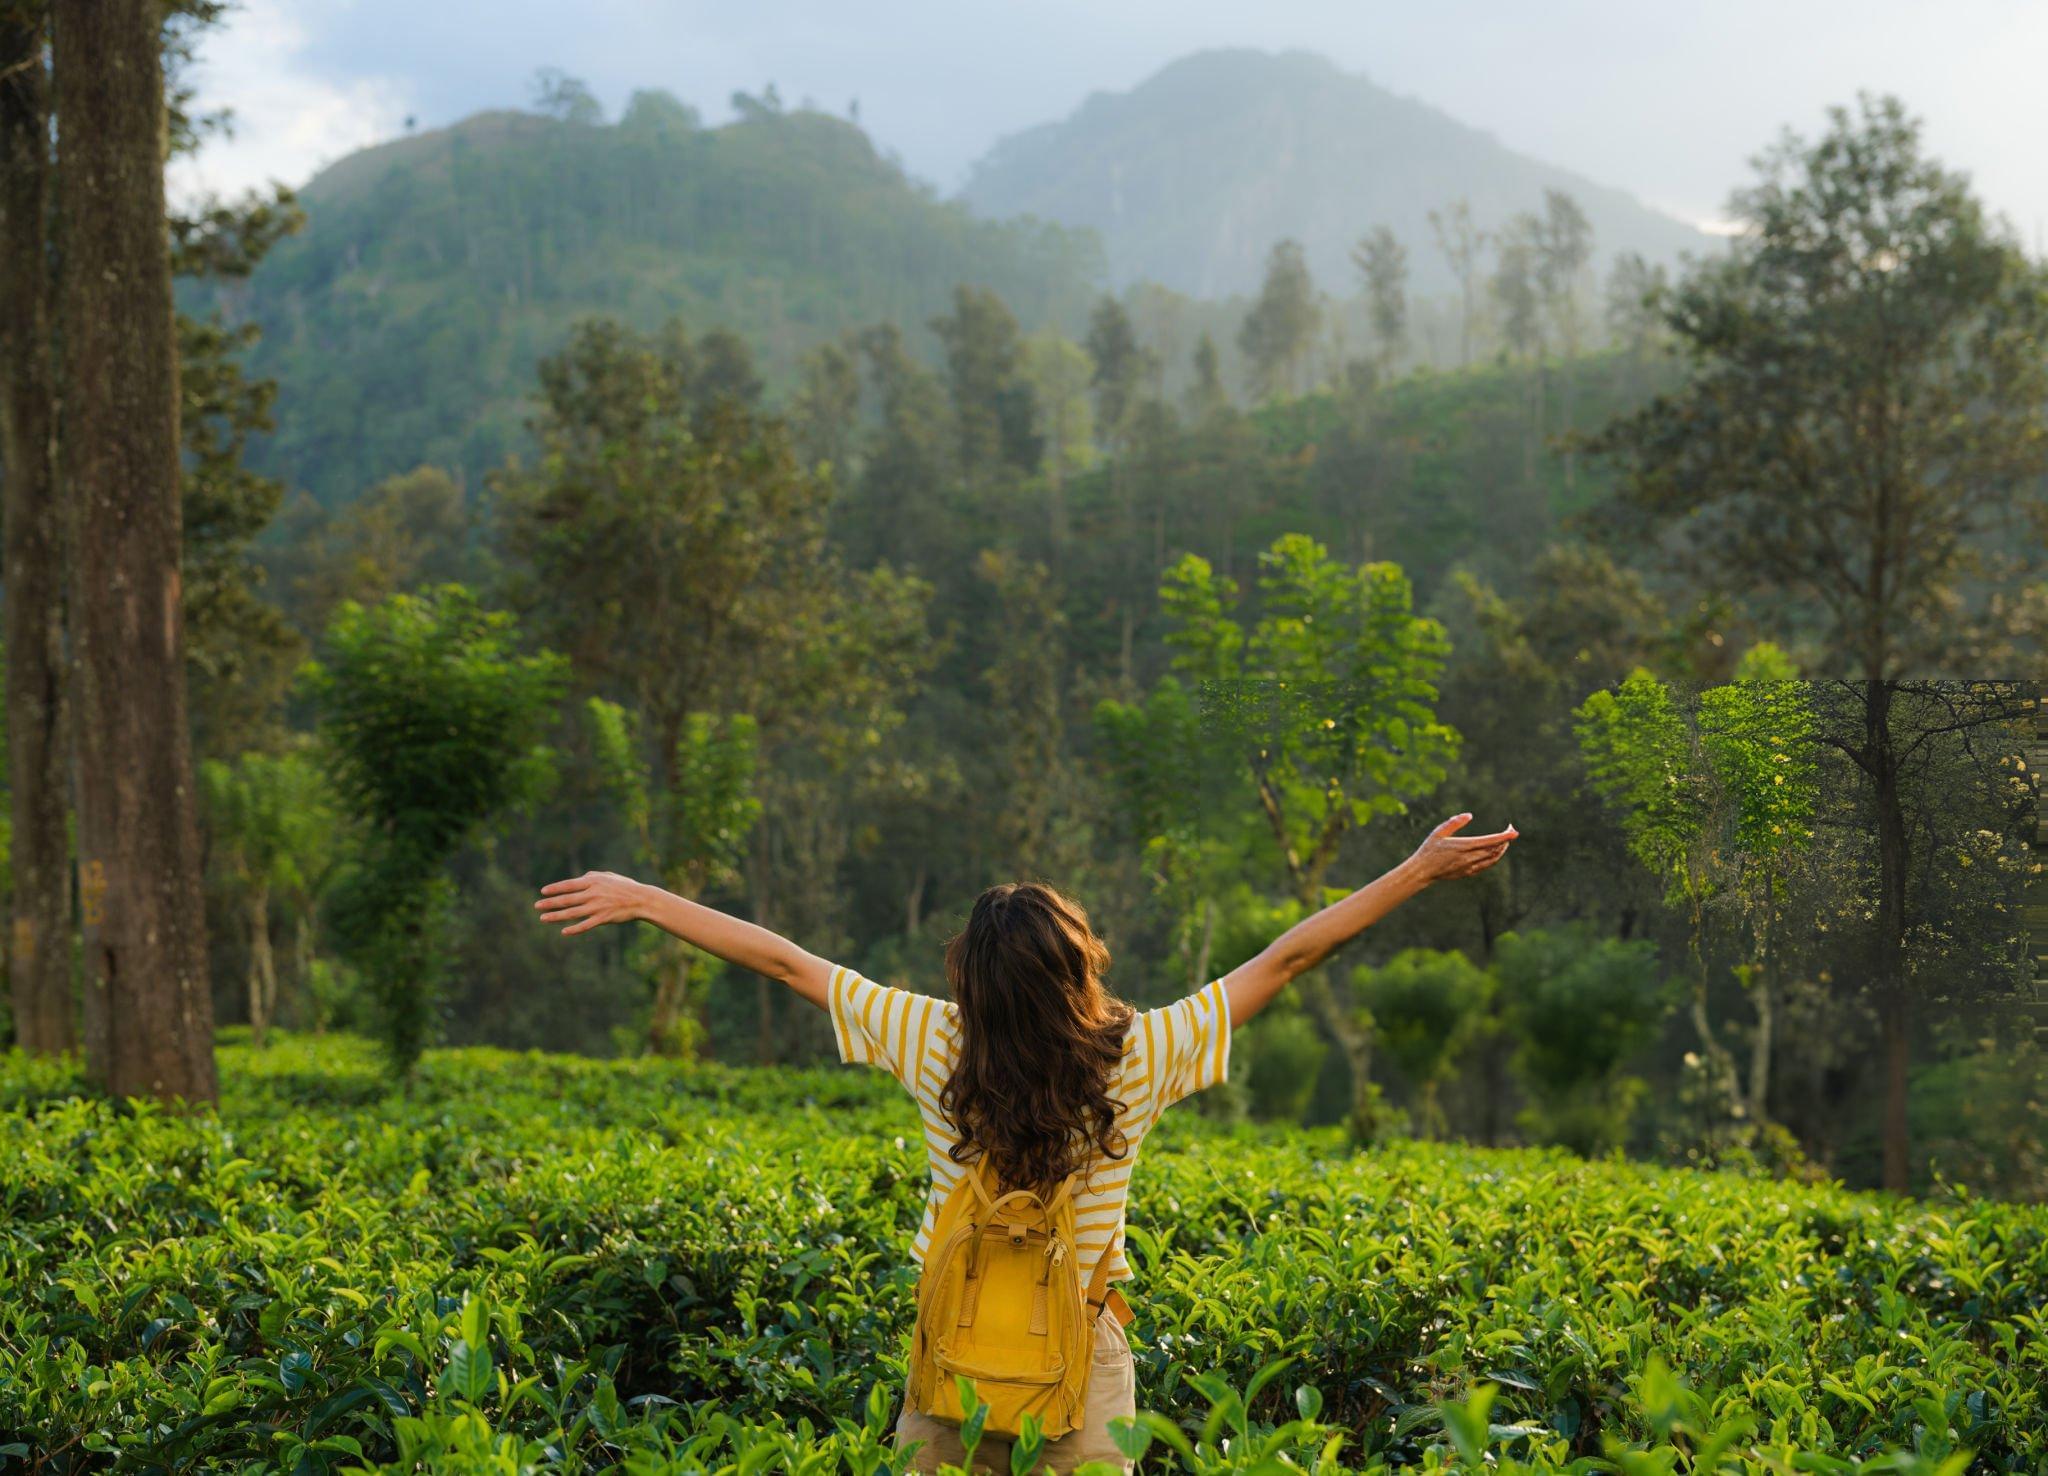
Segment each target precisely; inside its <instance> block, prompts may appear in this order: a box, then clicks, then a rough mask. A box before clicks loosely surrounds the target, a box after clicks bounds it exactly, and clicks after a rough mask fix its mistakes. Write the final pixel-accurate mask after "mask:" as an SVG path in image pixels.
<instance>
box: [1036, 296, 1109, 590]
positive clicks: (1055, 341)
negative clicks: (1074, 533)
mask: <svg viewBox="0 0 2048 1476" xmlns="http://www.w3.org/2000/svg"><path fill="white" fill-rule="evenodd" d="M1024 373H1025V377H1026V378H1027V379H1029V381H1030V383H1031V392H1032V401H1033V403H1034V404H1035V405H1036V406H1037V408H1038V424H1037V427H1036V431H1037V435H1038V439H1039V441H1040V442H1041V443H1042V444H1043V445H1044V447H1045V482H1046V490H1047V492H1048V493H1049V494H1050V495H1049V497H1048V502H1049V504H1050V508H1049V511H1050V514H1051V527H1050V530H1049V533H1050V540H1051V544H1052V548H1053V550H1054V552H1055V553H1057V552H1060V551H1062V550H1064V549H1065V547H1066V543H1067V477H1068V476H1069V475H1070V474H1072V473H1074V472H1077V471H1083V470H1085V469H1086V468H1087V466H1088V464H1089V463H1090V462H1091V461H1093V460H1094V458H1095V416H1094V413H1093V411H1092V409H1091V408H1090V406H1089V403H1088V388H1089V381H1090V380H1091V379H1092V378H1093V377H1094V373H1095V365H1094V364H1093V363H1092V362H1090V360H1089V358H1088V353H1087V350H1085V349H1083V348H1082V347H1081V346H1080V345H1078V344H1076V343H1075V342H1073V341H1072V340H1071V339H1069V338H1066V337H1065V336H1063V335H1062V334H1061V333H1060V332H1059V331H1058V330H1057V329H1053V328H1047V329H1043V330H1041V331H1040V332H1037V333H1034V334H1033V335H1032V336H1031V337H1030V338H1029V339H1027V340H1026V341H1025V344H1024Z"/></svg>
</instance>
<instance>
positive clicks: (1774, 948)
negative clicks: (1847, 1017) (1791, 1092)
mask: <svg viewBox="0 0 2048 1476" xmlns="http://www.w3.org/2000/svg"><path fill="white" fill-rule="evenodd" d="M1699 724H1700V742H1701V746H1702V748H1703V749H1704V750H1705V752H1706V756H1707V762H1708V763H1709V765H1710V766H1711V767H1712V768H1713V771H1714V774H1715V776H1716V778H1717V779H1718V780H1719V783H1720V787H1721V792H1722V794H1723V796H1724V800H1723V803H1724V804H1725V805H1726V807H1727V809H1728V811H1729V815H1728V818H1727V821H1726V822H1724V826H1723V833H1724V834H1725V835H1726V836H1727V837H1728V840H1729V853H1730V855H1731V856H1732V857H1733V858H1734V859H1733V864H1734V868H1735V875H1734V877H1733V878H1732V879H1731V882H1730V884H1729V887H1728V889H1727V891H1728V895H1729V896H1730V897H1731V898H1732V899H1734V901H1735V902H1736V903H1737V905H1738V906H1739V907H1740V909H1741V917H1740V920H1739V921H1740V923H1741V925H1742V926H1743V927H1744V928H1745V930H1746V931H1747V933H1748V942H1747V944H1746V945H1744V946H1743V947H1742V948H1741V949H1740V950H1739V951H1740V952H1741V954H1742V956H1743V958H1744V960H1745V961H1744V962H1743V963H1742V964H1739V965H1737V975H1738V977H1739V978H1740V979H1741V981H1742V985H1743V988H1744V990H1745V992H1746V993H1747V994H1748V995H1749V997H1750V999H1751V1001H1752V1002H1753V1004H1754V1006H1755V1009H1756V1029H1755V1030H1754V1031H1753V1032H1752V1034H1751V1039H1750V1053H1749V1084H1748V1093H1749V1118H1750V1121H1752V1122H1756V1123H1763V1122H1767V1121H1769V1120H1770V1117H1771V1112H1770V1084H1771V1051H1772V1047H1773V1044H1774V1043H1775V1039H1776V1033H1777V1018H1778V1010H1777V1002H1778V984H1779V974H1780V972H1781V967H1780V964H1779V955H1780V953H1781V952H1782V936H1783V928H1782V922H1781V907H1782V904H1783V901H1784V896H1785V892H1786V885H1787V882H1788V880H1789V877H1788V872H1789V870H1790V867H1791V865H1792V862H1793V860H1794V858H1796V857H1797V856H1799V855H1800V854H1801V853H1802V852H1804V851H1806V850H1807V849H1808V846H1809V844H1810V842H1811V841H1812V839H1813V828H1812V827H1813V822H1814V816H1815V814H1816V812H1817V811H1818V809H1819V807H1820V785H1819V769H1818V765H1817V763H1816V761H1815V756H1816V749H1817V746H1818V739H1819V729H1818V723H1817V720H1816V717H1815V714H1814V711H1813V705H1812V702H1811V699H1810V695H1809V692H1808V689H1807V684H1806V683H1804V682H1802V681H1800V680H1798V677H1797V673H1796V672H1795V671H1794V669H1793V667H1792V664H1791V662H1790V661H1789V660H1788V659H1787V658H1786V657H1785V655H1784V653H1783V652H1782V651H1780V650H1778V648H1777V647H1776V646H1772V645H1758V646H1752V647H1751V648H1750V649H1749V650H1748V651H1746V652H1744V653H1743V658H1742V663H1741V665H1740V667H1739V668H1738V669H1737V673H1736V679H1735V680H1734V681H1733V682H1730V683H1728V684H1727V685H1725V686H1719V687H1710V688H1708V689H1707V690H1706V691H1704V692H1702V693H1700V710H1699Z"/></svg>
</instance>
